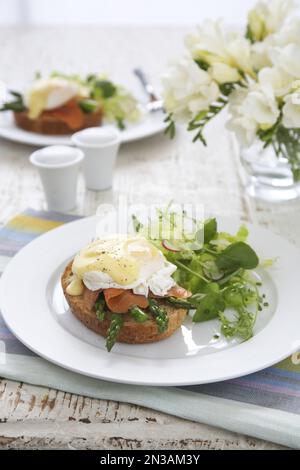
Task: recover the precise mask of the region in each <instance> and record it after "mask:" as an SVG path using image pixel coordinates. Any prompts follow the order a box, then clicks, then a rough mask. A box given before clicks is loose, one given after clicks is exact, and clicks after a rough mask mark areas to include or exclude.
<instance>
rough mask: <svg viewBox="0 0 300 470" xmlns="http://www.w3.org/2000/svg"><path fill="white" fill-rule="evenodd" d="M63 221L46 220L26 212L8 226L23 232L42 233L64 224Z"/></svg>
mask: <svg viewBox="0 0 300 470" xmlns="http://www.w3.org/2000/svg"><path fill="white" fill-rule="evenodd" d="M63 223H64V222H58V221H56V220H46V219H40V218H39V217H31V216H30V215H26V214H19V215H17V216H16V217H14V218H13V219H12V220H10V221H9V222H8V224H7V225H6V227H7V228H10V229H13V230H20V231H23V232H30V233H42V232H47V231H48V230H51V229H53V228H55V227H59V226H60V225H63Z"/></svg>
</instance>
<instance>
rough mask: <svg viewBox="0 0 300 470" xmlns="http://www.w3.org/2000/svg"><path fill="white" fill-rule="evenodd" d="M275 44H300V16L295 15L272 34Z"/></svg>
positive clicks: (281, 45) (280, 45)
mask: <svg viewBox="0 0 300 470" xmlns="http://www.w3.org/2000/svg"><path fill="white" fill-rule="evenodd" d="M272 43H273V45H274V46H279V47H283V46H287V45H288V44H300V18H299V17H295V18H292V19H291V20H290V21H288V22H286V23H285V24H284V25H283V27H282V28H281V29H280V30H279V31H278V32H277V33H276V34H274V35H273V36H272Z"/></svg>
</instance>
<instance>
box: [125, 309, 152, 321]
mask: <svg viewBox="0 0 300 470" xmlns="http://www.w3.org/2000/svg"><path fill="white" fill-rule="evenodd" d="M130 313H131V315H132V316H133V318H134V319H135V321H136V322H138V323H144V322H145V321H147V320H148V319H149V316H148V315H147V313H145V312H143V310H141V309H140V308H139V307H132V308H131V309H130Z"/></svg>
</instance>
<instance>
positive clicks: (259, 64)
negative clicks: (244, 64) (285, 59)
mask: <svg viewBox="0 0 300 470" xmlns="http://www.w3.org/2000/svg"><path fill="white" fill-rule="evenodd" d="M273 42H274V39H273V36H268V37H267V38H266V39H265V40H264V41H261V42H256V43H254V44H252V46H251V65H252V67H253V69H254V70H261V69H263V68H264V67H271V65H272V61H271V58H270V50H271V48H272V47H273Z"/></svg>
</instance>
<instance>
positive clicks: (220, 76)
mask: <svg viewBox="0 0 300 470" xmlns="http://www.w3.org/2000/svg"><path fill="white" fill-rule="evenodd" d="M208 72H209V74H210V75H211V76H212V78H213V79H214V80H216V82H218V83H219V84H222V83H233V82H238V81H239V80H241V78H242V77H241V75H240V74H239V72H238V70H237V69H235V68H234V67H231V66H230V65H227V64H222V63H216V64H213V65H212V66H211V67H210V68H209V70H208Z"/></svg>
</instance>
